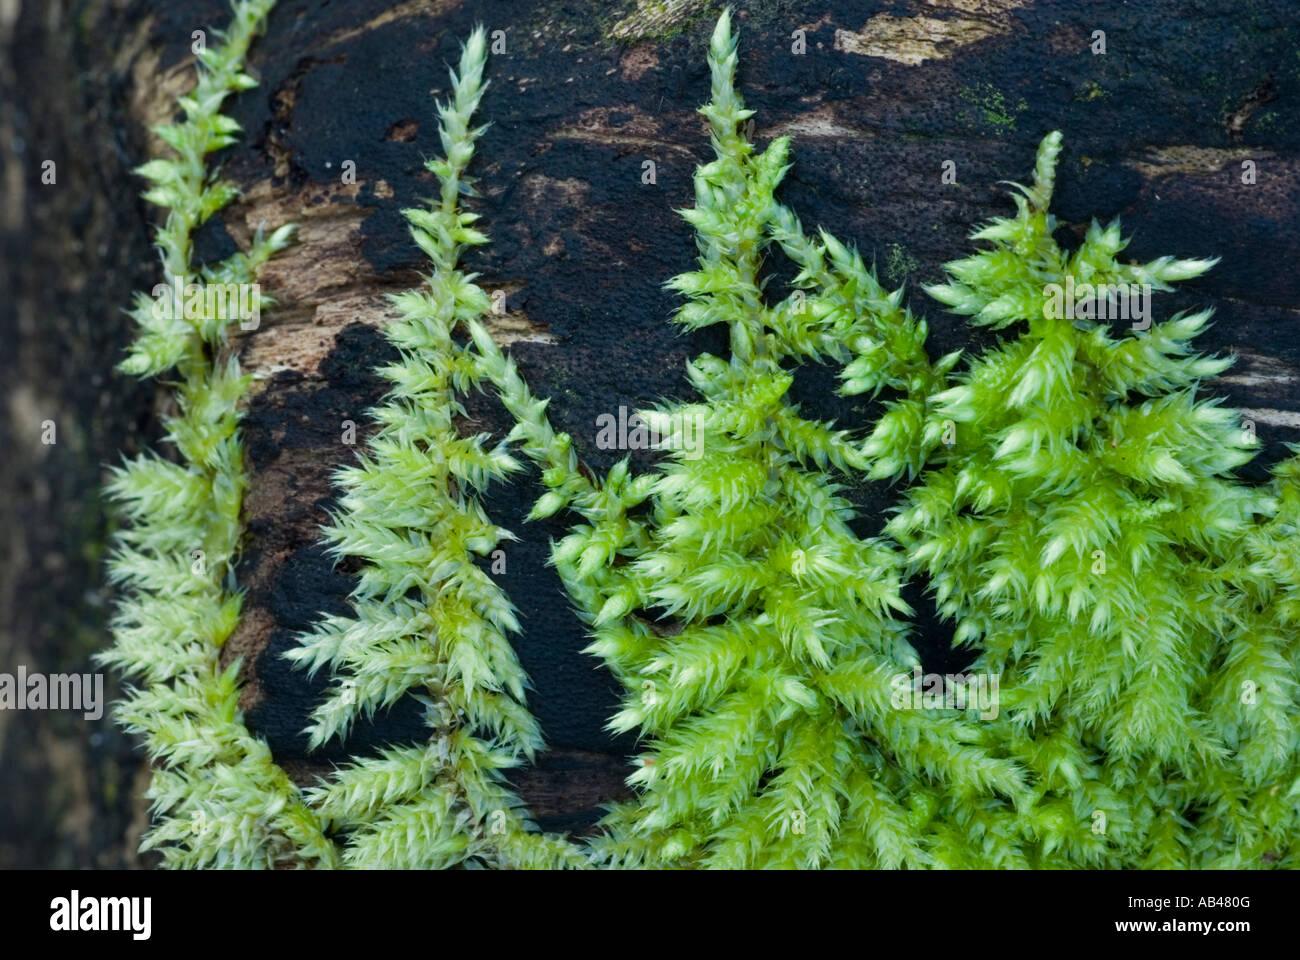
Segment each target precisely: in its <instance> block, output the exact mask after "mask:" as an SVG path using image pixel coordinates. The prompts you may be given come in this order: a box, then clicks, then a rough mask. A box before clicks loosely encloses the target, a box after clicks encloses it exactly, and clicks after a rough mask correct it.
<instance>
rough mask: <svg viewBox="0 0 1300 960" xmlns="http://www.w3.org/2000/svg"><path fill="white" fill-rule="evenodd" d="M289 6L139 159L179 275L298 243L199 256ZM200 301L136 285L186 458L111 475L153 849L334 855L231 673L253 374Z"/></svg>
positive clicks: (258, 18) (171, 856)
mask: <svg viewBox="0 0 1300 960" xmlns="http://www.w3.org/2000/svg"><path fill="white" fill-rule="evenodd" d="M274 5H275V4H274V0H243V2H239V3H236V4H235V7H234V22H233V24H232V25H231V27H230V29H229V31H228V32H227V33H226V34H225V36H224V38H223V39H224V43H223V44H222V45H221V46H219V47H208V48H207V49H206V50H205V51H204V52H203V54H202V55H201V56H200V58H199V82H198V85H197V87H196V88H195V89H194V91H193V92H192V93H191V94H190V95H189V96H188V97H185V98H183V99H182V101H181V106H182V107H183V108H184V111H185V119H184V120H182V121H181V122H179V123H175V124H170V125H167V126H164V127H161V128H159V130H158V131H157V132H158V134H159V136H160V137H162V139H163V140H164V141H165V142H166V143H167V144H168V145H169V146H170V147H171V148H172V150H173V151H174V154H173V155H172V156H170V157H167V158H165V159H158V160H153V161H151V162H150V163H148V164H146V165H145V166H143V167H141V168H140V170H139V171H138V172H139V173H140V174H141V175H142V176H144V177H146V178H147V179H149V180H150V181H151V182H152V183H153V188H152V189H151V190H150V191H149V192H148V193H147V194H146V195H145V196H146V197H147V199H149V200H150V201H151V202H153V203H155V204H158V205H159V206H161V207H163V208H164V209H166V210H167V220H166V222H165V223H164V224H163V226H162V227H160V228H159V230H158V235H157V241H156V242H157V246H158V250H159V253H160V254H161V255H162V261H163V270H164V275H165V279H166V281H167V283H168V284H177V283H179V284H180V285H181V286H184V285H185V284H187V283H197V284H199V285H201V286H202V287H203V288H207V287H208V286H209V285H212V284H234V285H236V286H237V287H240V288H248V287H249V285H251V284H252V283H254V281H255V280H256V278H257V271H258V269H259V268H260V267H261V265H262V264H263V263H265V262H266V260H267V259H268V258H269V257H271V256H272V255H273V254H274V253H276V251H278V250H280V249H282V248H283V247H284V246H285V245H287V244H288V243H289V240H290V237H291V235H292V230H291V228H288V227H282V228H280V229H279V230H277V231H275V233H273V234H271V236H269V237H261V236H259V237H258V238H257V239H256V240H255V242H254V244H253V247H252V249H251V250H249V251H248V252H247V253H241V254H236V255H235V256H233V257H231V258H230V259H229V260H226V261H224V262H223V263H220V264H217V265H215V266H210V267H205V268H204V269H202V270H196V269H194V267H193V264H192V260H191V241H192V237H193V235H194V231H195V230H197V229H198V227H199V226H201V225H202V224H203V222H204V221H205V220H207V219H208V218H209V217H211V216H212V215H213V214H214V213H216V212H217V211H218V210H220V209H222V208H223V207H225V206H226V205H227V204H228V203H230V202H231V200H232V199H234V197H235V196H236V191H235V188H234V187H233V186H231V185H230V184H228V183H225V182H224V181H221V180H219V179H217V178H216V177H215V176H214V175H212V174H210V173H209V172H208V170H207V166H206V163H205V157H207V155H208V154H210V153H213V152H214V151H216V150H220V149H221V148H222V147H226V146H229V145H230V144H231V143H233V142H234V141H235V136H236V134H237V133H238V132H239V125H238V124H237V123H235V121H234V120H231V119H230V118H228V117H225V116H223V115H222V114H221V106H222V103H223V102H224V101H225V99H226V97H228V96H229V95H230V94H232V93H235V92H237V91H240V90H247V89H249V88H250V87H253V86H255V85H256V84H255V82H254V81H253V79H252V78H251V77H249V76H248V75H247V74H245V73H244V72H243V63H244V58H245V56H246V54H247V52H248V47H249V44H250V43H251V42H252V40H253V38H254V36H256V35H257V33H259V32H260V31H261V29H262V27H263V25H264V23H265V21H266V17H267V14H268V13H269V12H270V10H271V8H272V7H273V6H274ZM194 302H195V303H196V304H200V305H201V309H200V310H198V311H188V310H187V311H185V312H181V311H177V310H166V309H160V308H161V307H162V306H163V305H162V304H161V303H160V302H159V301H155V300H153V299H151V298H149V297H148V296H146V295H144V294H143V293H142V294H139V295H138V297H137V300H136V303H135V307H134V309H133V311H132V316H133V317H134V318H135V320H136V322H137V323H138V324H139V326H140V335H139V337H138V339H137V340H136V342H135V344H134V345H133V346H132V348H131V351H130V353H129V354H128V356H127V358H126V360H125V361H124V362H123V363H122V369H124V370H126V371H128V372H130V373H134V374H136V375H139V376H159V375H161V374H165V373H167V372H169V371H172V370H174V371H175V374H176V376H177V377H178V381H177V383H176V401H177V407H178V408H179V412H178V413H177V414H176V415H174V416H170V417H168V418H167V419H166V420H165V421H164V425H165V426H166V428H167V439H168V441H169V442H170V443H171V444H173V445H174V447H175V449H176V451H177V452H178V453H179V455H180V459H179V460H178V461H171V460H164V459H162V458H160V457H158V456H155V455H152V454H145V455H142V456H140V457H137V458H136V459H134V460H132V461H130V462H128V463H127V464H126V465H125V466H123V467H121V468H120V469H118V470H116V471H114V474H113V479H112V482H111V483H110V485H109V493H110V495H111V496H112V497H113V498H114V499H115V500H116V501H117V503H118V504H119V506H120V508H121V510H122V512H123V513H124V514H125V516H126V518H127V519H128V520H129V522H130V526H129V527H128V528H127V529H125V530H123V531H122V532H121V533H119V534H118V536H117V538H116V544H115V548H114V551H113V555H112V558H111V562H110V568H109V572H110V576H111V578H112V580H113V581H114V582H115V583H116V584H117V585H118V586H119V587H120V589H121V590H122V593H123V596H122V599H121V601H120V603H119V604H118V607H117V610H116V612H115V614H114V617H113V637H114V645H113V647H112V649H111V650H109V651H107V652H106V653H104V654H103V655H102V657H101V658H100V659H101V660H102V661H103V662H104V663H106V664H110V665H112V666H115V667H117V668H118V669H119V670H121V671H122V672H123V673H124V674H125V675H126V676H128V677H130V678H132V679H134V680H137V681H140V682H142V683H143V687H141V688H139V689H132V690H130V691H129V692H128V695H127V697H126V699H125V700H124V701H123V702H122V703H120V704H119V705H118V707H117V711H116V712H117V718H118V719H119V720H120V721H121V722H122V723H123V724H124V725H125V726H126V728H127V729H128V730H130V731H131V732H132V733H136V734H139V735H141V736H142V737H143V738H144V742H145V746H146V748H147V749H148V751H149V755H150V757H151V758H153V759H154V760H155V761H156V763H157V766H156V769H155V771H154V777H153V783H152V785H151V786H150V788H149V792H148V796H149V798H150V799H151V800H152V801H153V813H154V816H155V824H154V827H153V829H152V830H151V831H150V832H149V834H148V835H147V836H146V838H145V841H144V845H143V846H144V849H146V850H147V849H152V848H157V849H159V850H160V851H161V852H162V855H163V857H164V862H165V863H167V865H169V866H174V867H209V866H215V867H241V868H248V867H258V866H264V867H278V866H283V865H286V864H298V865H322V866H327V865H330V864H332V863H333V861H334V847H333V844H332V843H330V841H329V840H327V839H326V838H325V837H324V836H323V835H322V833H321V829H320V824H319V822H318V820H317V818H316V816H315V814H314V813H312V812H311V810H309V809H308V808H307V806H306V805H305V804H304V803H303V802H302V799H301V797H300V796H299V794H298V790H297V788H296V787H295V786H294V784H293V783H292V782H291V781H290V780H289V778H288V777H287V776H286V775H285V774H284V772H283V771H282V770H281V769H280V768H279V767H278V766H276V764H275V762H274V761H273V760H272V758H271V752H270V750H269V749H267V746H266V744H265V743H263V742H262V741H261V740H259V739H257V738H255V737H253V736H252V735H251V734H250V733H249V732H248V730H247V729H246V728H245V727H244V724H243V721H242V719H241V717H240V712H239V688H238V684H237V682H236V676H237V670H238V666H239V665H238V663H237V662H236V663H233V664H231V665H230V667H229V668H227V669H224V670H223V669H222V668H221V666H220V664H219V660H218V657H219V655H220V652H221V646H222V644H223V643H224V642H225V641H226V639H227V638H228V637H229V636H230V634H231V633H232V632H233V631H234V629H235V626H236V624H237V622H238V620H239V608H240V595H239V594H238V593H237V592H235V590H234V589H233V587H232V581H233V563H234V557H235V553H236V551H237V549H238V545H239V536H240V529H241V528H240V505H241V503H242V501H243V495H244V486H245V479H244V467H243V451H242V448H241V446H240V442H239V433H238V423H239V414H238V412H237V409H236V406H237V404H238V402H239V399H240V397H241V396H242V395H243V393H244V391H245V388H246V387H247V378H245V377H244V376H243V375H242V374H241V373H240V370H239V362H238V360H237V359H236V358H235V356H234V353H233V351H232V349H231V347H230V344H229V342H228V326H229V322H230V319H231V318H230V317H229V316H224V315H222V313H223V311H221V310H220V309H213V308H212V304H211V302H210V301H209V300H207V298H195V300H194ZM267 303H269V301H267V300H265V299H263V301H262V303H261V304H260V305H259V307H260V306H262V305H266V304H267Z"/></svg>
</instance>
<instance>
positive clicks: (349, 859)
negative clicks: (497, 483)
mask: <svg viewBox="0 0 1300 960" xmlns="http://www.w3.org/2000/svg"><path fill="white" fill-rule="evenodd" d="M486 60H487V44H486V36H485V33H484V31H483V30H482V29H481V28H480V29H478V30H476V31H475V32H474V34H473V35H472V36H471V37H470V39H469V41H468V42H467V43H466V45H465V49H464V51H463V53H462V56H461V61H460V69H459V71H453V72H452V88H453V93H452V98H451V100H450V102H448V103H446V104H441V105H439V108H438V117H439V121H440V128H439V132H440V134H441V136H442V144H443V149H444V151H445V156H444V157H443V158H441V159H437V160H432V161H430V162H429V163H428V164H427V167H428V169H429V170H430V171H431V172H432V173H433V174H434V175H435V176H436V177H437V178H438V183H439V186H440V190H439V196H438V199H437V200H436V201H434V202H433V203H432V204H431V206H430V208H429V209H410V210H407V211H405V214H406V218H407V220H409V221H410V225H411V235H412V237H413V238H414V239H415V242H416V244H418V245H419V247H420V249H422V250H423V251H424V252H425V253H426V254H427V255H428V257H429V259H430V260H431V261H432V262H433V274H432V276H431V277H430V278H429V282H428V284H427V286H426V287H425V288H422V289H420V290H412V291H410V292H408V293H404V294H401V295H399V296H396V297H394V298H393V303H394V305H395V306H396V307H397V308H398V310H399V311H400V312H401V318H400V319H399V320H398V321H397V322H396V323H394V324H393V325H392V326H390V327H389V328H388V329H387V330H386V331H385V335H386V336H387V337H388V339H389V341H390V342H391V343H392V344H393V345H394V346H395V347H397V349H398V350H399V351H400V353H401V359H400V360H399V361H398V362H397V363H394V364H392V365H390V366H387V367H384V368H383V369H381V370H380V371H379V372H380V373H381V374H382V375H383V376H384V378H385V379H387V380H388V381H389V382H390V383H391V384H392V387H391V390H390V392H389V394H388V397H387V399H386V400H385V402H384V404H383V405H382V406H380V407H379V408H378V409H376V410H375V411H374V412H373V416H374V418H375V419H376V420H377V421H378V423H379V429H378V431H377V432H376V433H375V435H374V436H373V437H372V438H371V439H370V441H369V442H368V443H367V446H366V453H365V455H364V456H362V457H361V458H360V462H359V463H358V464H357V465H355V466H348V467H344V468H342V469H340V470H339V471H338V473H337V475H336V480H337V483H338V485H339V487H340V488H341V496H340V499H339V511H338V514H337V516H336V517H335V518H334V522H333V524H332V525H331V526H330V527H329V528H328V529H327V530H326V531H325V535H326V539H327V541H328V542H329V544H330V547H331V551H332V552H333V553H334V555H335V556H337V557H355V558H358V559H360V560H361V561H362V562H363V564H364V566H363V567H362V570H361V577H360V582H359V583H358V585H357V588H356V590H355V591H354V593H353V603H354V611H353V613H352V614H351V615H349V616H335V617H329V618H327V619H326V620H324V621H323V622H322V623H321V624H320V626H319V627H318V628H317V629H316V630H315V632H314V633H313V634H312V635H311V636H309V637H307V638H305V640H304V642H303V645H302V646H301V647H299V648H297V649H295V650H293V651H290V653H289V654H288V656H289V658H290V659H291V660H294V661H295V662H298V663H299V664H302V665H305V666H307V667H308V668H309V669H311V670H312V671H315V670H317V669H319V668H320V667H323V666H329V667H331V668H332V671H333V673H334V676H335V678H336V684H335V687H334V689H333V691H332V693H331V695H330V697H329V698H328V699H327V700H326V701H325V702H324V703H323V704H321V705H320V706H319V707H318V708H317V709H316V711H315V713H314V715H313V726H312V728H311V731H310V733H311V741H312V744H313V745H319V744H320V743H323V742H324V741H326V740H328V739H330V738H331V737H334V736H336V735H342V734H346V732H347V731H348V729H349V727H350V725H351V724H352V722H353V721H354V720H355V719H356V718H357V717H361V716H368V715H370V714H371V713H373V712H374V711H375V710H376V709H377V708H379V707H386V706H390V705H391V704H393V703H395V702H396V701H397V700H398V698H400V697H402V696H405V695H407V694H415V695H416V696H418V697H419V698H420V700H421V701H422V702H423V703H424V705H425V708H426V718H427V722H428V725H429V739H428V742H427V743H423V744H419V745H417V746H411V747H400V748H392V749H389V750H386V751H384V752H383V753H382V754H381V755H380V756H379V757H376V758H369V759H364V760H360V761H358V762H357V763H355V764H354V765H352V766H351V767H349V768H347V769H345V770H343V771H341V772H340V773H338V775H337V776H336V777H335V778H334V779H333V780H332V781H331V782H329V783H328V784H326V785H324V786H322V787H320V788H319V789H317V790H314V791H313V792H312V797H313V800H314V801H315V803H316V804H317V806H318V807H319V809H320V811H321V813H322V815H323V816H324V817H325V818H326V820H327V821H328V822H329V823H330V824H331V825H332V826H334V827H336V828H337V829H339V830H341V831H343V832H346V833H347V834H348V843H347V847H346V850H345V852H344V861H345V863H347V864H348V865H349V866H357V867H393V868H399V867H401V868H437V867H448V866H453V865H455V864H459V863H462V862H466V861H470V862H473V863H480V864H485V865H490V866H494V867H557V866H573V865H581V864H583V863H584V861H583V860H582V858H581V856H580V854H579V853H578V852H577V851H576V850H574V849H572V848H571V847H569V846H568V845H567V844H566V843H564V842H563V841H562V840H558V839H554V838H549V837H543V836H542V835H540V834H538V833H536V832H534V831H533V828H532V827H531V824H530V823H529V821H528V819H527V817H526V815H525V813H524V811H523V810H522V803H521V802H520V800H519V798H518V797H516V796H515V794H514V792H513V791H512V790H511V789H510V787H509V785H508V784H507V783H506V782H505V780H504V777H503V774H502V771H503V770H506V769H508V768H510V767H514V766H517V765H518V764H519V763H520V762H522V761H525V760H527V761H531V760H532V759H534V758H535V756H536V755H537V752H538V751H539V750H540V749H541V748H542V734H541V730H540V728H539V727H538V725H537V721H536V720H535V719H534V718H533V716H532V714H530V713H529V711H528V708H527V706H526V705H525V698H524V690H525V687H526V686H527V683H528V678H527V677H526V676H525V674H524V671H523V668H522V667H521V666H520V665H519V661H518V659H517V658H516V656H515V652H514V650H513V648H512V647H511V645H510V640H509V634H511V633H514V632H516V631H518V629H519V623H518V621H517V619H516V617H515V610H514V607H513V605H512V604H511V603H510V601H509V599H508V598H507V597H506V596H505V594H504V592H503V591H502V590H501V588H500V587H498V586H497V585H496V583H494V582H493V580H492V578H491V577H490V576H489V575H488V574H487V573H486V572H485V571H484V570H482V569H481V568H480V567H479V566H478V565H477V564H476V563H475V560H476V559H477V558H485V557H488V556H489V555H490V554H491V553H492V552H493V551H494V550H495V549H496V548H497V546H498V545H499V544H500V543H502V542H503V541H504V540H506V539H508V538H509V537H510V534H509V532H508V531H506V530H503V529H501V528H499V527H497V526H496V525H494V524H493V523H492V521H491V520H490V519H489V518H488V516H487V514H486V513H485V512H484V510H483V507H482V504H481V503H480V502H479V500H478V494H479V493H480V492H482V491H483V490H484V489H486V488H487V486H488V484H489V483H491V482H492V481H493V480H499V479H501V478H502V477H504V476H506V475H507V474H508V473H510V472H511V471H513V470H515V469H517V468H518V464H517V463H516V462H515V461H514V460H513V459H512V458H511V456H510V455H509V453H508V452H507V451H506V449H505V448H504V447H503V446H497V447H493V448H489V447H487V446H486V441H487V439H488V438H487V437H486V436H468V437H462V436H461V435H460V434H459V433H458V431H457V429H456V425H455V422H454V420H455V418H456V417H457V416H458V415H463V414H464V410H463V409H462V407H461V405H460V401H459V399H458V396H459V395H460V394H463V393H464V392H465V391H466V390H468V389H470V388H472V387H475V386H478V385H479V384H480V383H481V382H482V380H483V379H484V376H485V375H486V372H487V366H488V362H487V361H485V360H484V359H483V357H481V356H480V355H479V354H478V353H477V352H476V350H475V349H474V346H473V343H472V342H471V343H468V344H467V343H464V342H462V339H463V338H465V337H466V336H467V335H469V336H473V335H475V334H477V335H478V337H479V339H480V340H487V342H488V343H489V344H490V338H487V337H486V334H485V332H484V331H483V328H482V324H481V321H480V317H482V315H483V314H485V313H487V312H488V310H489V309H490V308H491V303H490V301H489V300H488V296H487V294H486V293H484V291H483V290H482V289H481V288H479V287H478V286H476V285H475V284H474V282H473V281H474V277H473V275H472V274H466V273H465V272H463V271H462V270H461V269H460V264H459V261H460V256H461V253H462V251H463V250H464V249H466V248H467V247H472V246H475V245H478V244H483V243H487V237H486V236H484V235H483V234H482V233H480V232H479V231H478V230H476V229H475V228H474V226H473V224H474V222H475V221H476V220H477V219H478V217H477V215H476V214H473V213H469V212H467V211H463V210H462V209H461V208H460V199H461V195H462V193H472V187H471V185H470V184H471V182H470V180H469V178H468V177H467V176H466V169H467V168H468V166H469V164H470V161H471V160H472V159H473V157H474V142H475V140H476V139H477V138H478V136H479V135H480V134H481V133H482V129H481V128H480V129H475V128H473V127H471V126H470V124H471V121H472V120H473V114H474V111H475V110H476V109H477V107H478V104H479V99H480V98H481V96H482V94H483V89H484V87H485V86H486V84H485V83H484V82H483V69H484V65H485V63H486ZM490 349H491V350H493V351H494V352H493V353H492V354H491V355H490V356H491V359H492V360H495V361H496V364H495V365H493V366H492V370H493V371H501V370H502V369H503V368H502V367H501V363H500V362H501V357H500V352H499V351H496V350H495V347H490Z"/></svg>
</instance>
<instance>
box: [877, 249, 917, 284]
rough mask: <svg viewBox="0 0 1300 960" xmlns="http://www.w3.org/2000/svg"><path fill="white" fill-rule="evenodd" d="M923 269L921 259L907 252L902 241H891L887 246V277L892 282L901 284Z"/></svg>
mask: <svg viewBox="0 0 1300 960" xmlns="http://www.w3.org/2000/svg"><path fill="white" fill-rule="evenodd" d="M920 269H921V261H919V260H917V259H916V258H915V257H914V256H912V255H911V254H910V253H908V252H907V248H906V247H904V246H903V245H902V244H901V243H891V244H890V245H889V246H888V247H887V248H886V256H885V277H886V279H888V280H889V282H890V283H892V284H895V285H897V286H901V285H902V284H903V282H904V281H905V280H906V279H907V278H908V277H910V276H912V274H914V273H916V272H917V271H918V270H920Z"/></svg>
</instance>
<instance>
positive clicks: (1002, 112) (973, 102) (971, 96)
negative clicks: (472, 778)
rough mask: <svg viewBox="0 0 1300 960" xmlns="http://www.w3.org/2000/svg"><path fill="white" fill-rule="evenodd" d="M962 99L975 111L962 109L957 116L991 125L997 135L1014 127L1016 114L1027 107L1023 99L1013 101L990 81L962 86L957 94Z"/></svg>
mask: <svg viewBox="0 0 1300 960" xmlns="http://www.w3.org/2000/svg"><path fill="white" fill-rule="evenodd" d="M958 95H959V96H960V97H961V99H962V101H964V102H965V103H967V104H969V105H970V106H971V107H972V108H974V110H975V111H976V112H975V113H974V114H972V113H970V112H969V111H965V110H962V111H960V112H959V114H958V115H959V116H960V117H962V118H963V119H965V120H966V121H967V122H978V123H982V124H983V125H984V126H987V127H991V128H992V129H993V131H994V132H995V133H997V135H998V136H1002V135H1003V134H1005V133H1007V132H1009V131H1012V130H1015V129H1016V116H1017V115H1018V114H1020V113H1023V112H1024V111H1025V110H1027V109H1029V104H1028V103H1026V102H1025V101H1024V100H1023V99H1020V100H1017V101H1015V102H1014V103H1012V102H1011V100H1010V99H1009V98H1008V97H1007V96H1006V95H1005V94H1004V93H1003V92H1002V91H1001V90H999V89H998V88H997V87H995V86H993V84H991V83H979V84H976V85H975V86H973V87H963V88H962V89H961V91H960V93H959V94H958Z"/></svg>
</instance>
